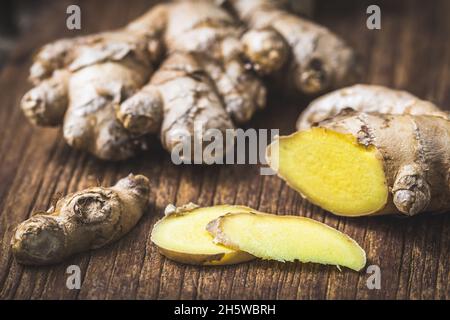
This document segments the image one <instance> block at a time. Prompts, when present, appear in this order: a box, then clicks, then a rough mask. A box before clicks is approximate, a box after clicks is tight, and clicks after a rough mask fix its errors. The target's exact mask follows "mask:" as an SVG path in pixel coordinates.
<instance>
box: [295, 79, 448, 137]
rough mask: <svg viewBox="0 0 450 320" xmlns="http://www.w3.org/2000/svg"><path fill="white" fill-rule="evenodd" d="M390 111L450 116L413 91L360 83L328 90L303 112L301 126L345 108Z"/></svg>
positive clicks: (301, 128) (305, 127)
mask: <svg viewBox="0 0 450 320" xmlns="http://www.w3.org/2000/svg"><path fill="white" fill-rule="evenodd" d="M345 109H353V110H355V111H361V112H378V113H389V114H411V115H429V116H437V117H441V118H444V119H449V115H448V113H447V112H445V111H442V110H440V109H439V108H438V107H437V106H436V105H435V104H433V103H431V102H429V101H425V100H421V99H419V98H418V97H416V96H414V95H412V94H411V93H409V92H406V91H401V90H395V89H390V88H387V87H383V86H378V85H368V84H357V85H354V86H350V87H347V88H342V89H339V90H336V91H333V92H330V93H328V94H325V95H323V96H321V97H319V98H317V99H315V100H314V101H312V102H311V103H310V104H309V105H308V107H307V108H306V109H305V110H304V111H303V112H302V113H301V114H300V116H299V118H298V120H297V129H298V130H306V129H309V128H310V127H311V126H313V125H314V124H315V123H319V122H320V121H323V120H325V119H327V118H331V117H333V116H335V115H337V114H338V113H340V112H341V111H342V110H345Z"/></svg>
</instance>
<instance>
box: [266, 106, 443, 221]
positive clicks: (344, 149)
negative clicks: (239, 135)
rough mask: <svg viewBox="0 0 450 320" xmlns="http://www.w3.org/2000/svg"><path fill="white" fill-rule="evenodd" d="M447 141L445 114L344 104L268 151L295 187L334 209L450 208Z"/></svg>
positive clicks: (410, 211) (412, 211)
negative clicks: (344, 108)
mask: <svg viewBox="0 0 450 320" xmlns="http://www.w3.org/2000/svg"><path fill="white" fill-rule="evenodd" d="M449 141H450V121H449V120H446V119H443V118H441V117H435V116H418V115H417V116H414V115H388V114H378V113H361V112H356V111H344V112H342V113H341V114H339V115H337V116H336V117H334V118H331V119H329V120H325V121H323V122H321V123H319V124H318V125H317V127H313V128H311V129H309V130H306V131H299V132H296V133H294V134H292V135H290V136H287V137H280V138H279V139H278V140H277V141H275V142H274V143H273V144H272V145H270V146H269V147H268V149H267V158H268V162H269V163H270V164H271V166H272V167H273V168H274V169H275V170H277V171H278V175H279V176H280V177H281V178H282V179H284V180H285V181H286V182H287V183H288V184H289V185H290V186H291V187H292V188H294V189H295V190H297V191H298V192H299V193H300V194H301V195H302V196H303V197H305V198H307V199H308V200H310V201H311V202H312V203H314V204H316V205H318V206H320V207H322V208H323V209H325V210H328V211H330V212H332V213H335V214H338V215H344V216H362V215H377V214H392V213H400V214H404V215H407V216H412V215H416V214H418V213H421V212H445V211H448V210H450V197H449V196H448V195H449V194H450V171H449V169H448V162H449V159H450V145H449ZM275 143H276V144H277V145H278V148H279V149H278V151H279V155H278V158H275V157H276V155H275V154H276V153H273V152H272V148H274V147H276V146H277V145H276V144H275ZM274 150H275V149H274Z"/></svg>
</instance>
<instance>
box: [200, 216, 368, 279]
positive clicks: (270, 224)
mask: <svg viewBox="0 0 450 320" xmlns="http://www.w3.org/2000/svg"><path fill="white" fill-rule="evenodd" d="M207 229H208V231H209V232H210V233H211V234H212V235H213V236H214V241H215V242H217V243H220V244H223V245H226V246H227V247H230V248H233V249H235V250H242V251H245V252H248V253H250V254H252V255H254V256H256V257H258V258H262V259H271V260H278V261H282V262H285V261H291V262H292V261H296V260H298V261H300V262H315V263H321V264H329V265H337V266H344V267H347V268H350V269H353V270H356V271H359V270H361V269H362V268H363V267H364V266H365V264H366V253H365V252H364V250H363V249H362V248H361V247H360V246H359V245H358V244H357V243H356V241H354V240H353V239H351V238H350V237H349V236H347V235H345V234H343V233H341V232H340V231H338V230H336V229H333V228H331V227H329V226H327V225H325V224H323V223H321V222H318V221H315V220H312V219H309V218H304V217H297V216H277V215H271V214H265V213H253V212H251V213H250V212H241V213H231V214H227V215H225V216H222V217H219V218H218V219H216V220H214V221H212V222H210V223H209V224H208V226H207Z"/></svg>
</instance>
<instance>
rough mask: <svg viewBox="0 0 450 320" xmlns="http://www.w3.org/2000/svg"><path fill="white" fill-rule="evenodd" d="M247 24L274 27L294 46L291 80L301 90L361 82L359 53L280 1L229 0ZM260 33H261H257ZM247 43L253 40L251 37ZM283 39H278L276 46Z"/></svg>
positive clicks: (314, 90) (313, 91)
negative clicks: (358, 61) (287, 8)
mask: <svg viewBox="0 0 450 320" xmlns="http://www.w3.org/2000/svg"><path fill="white" fill-rule="evenodd" d="M229 2H230V4H231V6H232V7H233V9H234V11H235V12H236V13H237V15H238V16H239V18H240V19H241V20H243V21H244V22H245V24H246V25H247V26H248V27H250V28H252V29H256V30H265V29H273V30H275V31H277V33H278V34H279V35H280V36H281V37H283V38H284V40H285V42H286V43H287V44H288V46H289V48H290V50H289V51H290V56H289V59H287V66H286V67H287V72H288V76H287V78H288V79H289V83H293V86H294V87H295V88H296V89H297V90H298V91H300V92H303V93H306V94H316V93H319V92H321V91H324V90H327V89H330V88H339V87H342V86H345V85H348V84H351V83H354V82H356V81H357V79H358V78H359V75H360V69H359V66H358V63H357V58H356V55H355V53H354V52H353V50H352V49H351V48H349V47H348V46H347V45H346V44H345V43H344V41H342V40H341V39H340V38H339V37H338V36H336V35H335V34H333V33H332V32H331V31H329V30H328V29H327V28H325V27H322V26H320V25H317V24H315V23H313V22H311V21H308V20H306V19H304V18H301V17H299V16H296V15H294V14H292V13H290V12H289V11H288V10H286V9H285V8H284V6H283V1H279V0H275V1H274V0H250V1H249V0H229ZM255 36H257V34H255ZM245 40H246V43H252V39H251V38H250V37H247V38H246V39H245ZM276 43H279V41H278V40H277V41H274V47H276V46H275V44H276Z"/></svg>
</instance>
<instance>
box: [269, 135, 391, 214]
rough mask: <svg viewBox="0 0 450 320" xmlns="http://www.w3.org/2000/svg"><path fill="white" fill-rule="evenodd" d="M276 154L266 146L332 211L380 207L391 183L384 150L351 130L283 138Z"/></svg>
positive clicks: (299, 186) (282, 170)
mask: <svg viewBox="0 0 450 320" xmlns="http://www.w3.org/2000/svg"><path fill="white" fill-rule="evenodd" d="M277 143H279V155H278V159H274V158H273V157H274V156H275V155H274V154H272V152H271V148H272V147H273V146H274V145H273V144H272V145H271V146H269V148H268V153H267V157H268V162H269V163H271V164H273V163H275V161H277V162H276V163H277V164H278V169H277V171H278V175H279V176H280V177H281V178H283V179H284V180H285V181H286V182H287V183H288V184H289V185H290V186H291V187H292V188H294V189H295V190H297V191H298V192H300V194H301V195H302V196H303V197H305V198H307V199H308V200H310V201H311V202H313V203H314V204H317V205H318V206H320V207H322V208H324V209H325V210H328V211H330V212H332V213H335V214H338V215H345V216H361V215H368V214H371V213H373V212H377V211H379V210H380V209H382V208H383V207H384V206H385V205H386V202H387V199H388V188H387V184H386V178H385V174H384V169H383V161H382V159H381V156H380V153H379V152H378V150H377V149H376V147H374V146H368V147H366V146H364V145H361V144H359V143H358V142H357V139H356V138H355V137H354V136H353V135H351V134H342V133H339V132H335V131H332V130H328V129H325V128H312V129H310V130H307V131H299V132H296V133H294V134H292V135H290V136H287V137H280V138H279V139H278V140H277Z"/></svg>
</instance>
